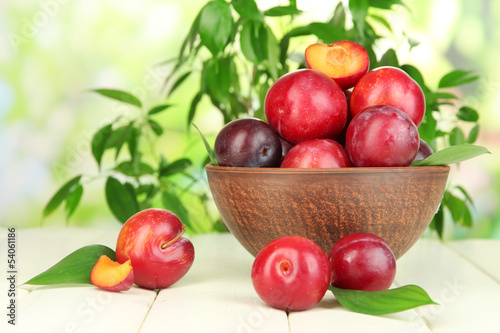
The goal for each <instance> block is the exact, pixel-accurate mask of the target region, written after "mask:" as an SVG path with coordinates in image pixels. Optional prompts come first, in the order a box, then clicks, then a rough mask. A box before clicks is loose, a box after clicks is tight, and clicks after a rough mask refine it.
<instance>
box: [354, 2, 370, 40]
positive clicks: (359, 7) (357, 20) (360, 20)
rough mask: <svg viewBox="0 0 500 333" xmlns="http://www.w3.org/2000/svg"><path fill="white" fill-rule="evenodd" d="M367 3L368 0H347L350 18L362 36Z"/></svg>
mask: <svg viewBox="0 0 500 333" xmlns="http://www.w3.org/2000/svg"><path fill="white" fill-rule="evenodd" d="M368 5H369V4H368V0H349V9H350V10H351V14H352V20H353V23H354V26H355V27H356V30H357V32H358V34H359V35H360V36H364V31H365V19H366V15H367V14H368Z"/></svg>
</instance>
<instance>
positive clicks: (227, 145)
mask: <svg viewBox="0 0 500 333" xmlns="http://www.w3.org/2000/svg"><path fill="white" fill-rule="evenodd" d="M214 152H215V158H216V160H217V163H218V164H219V165H220V166H231V167H276V166H279V165H280V163H281V159H282V156H281V155H282V146H281V141H280V137H279V135H278V133H277V132H276V131H275V130H274V129H273V128H272V127H271V126H270V125H269V124H267V123H266V122H264V121H262V120H260V119H257V118H250V117H248V118H240V119H236V120H233V121H231V122H229V123H227V124H226V125H225V126H224V127H223V128H222V130H221V131H220V132H219V134H218V135H217V137H216V139H215V145H214Z"/></svg>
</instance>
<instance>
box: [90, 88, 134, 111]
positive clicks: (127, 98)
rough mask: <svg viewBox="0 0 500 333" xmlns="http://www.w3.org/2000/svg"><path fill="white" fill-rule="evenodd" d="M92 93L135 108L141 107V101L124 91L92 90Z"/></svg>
mask: <svg viewBox="0 0 500 333" xmlns="http://www.w3.org/2000/svg"><path fill="white" fill-rule="evenodd" d="M93 91H94V92H96V93H98V94H101V95H103V96H106V97H108V98H111V99H114V100H117V101H120V102H123V103H128V104H130V105H133V106H137V107H139V108H140V107H142V103H141V101H140V100H139V99H138V98H137V97H135V96H134V95H132V94H130V93H128V92H126V91H122V90H115V89H94V90H93Z"/></svg>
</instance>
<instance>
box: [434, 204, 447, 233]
mask: <svg viewBox="0 0 500 333" xmlns="http://www.w3.org/2000/svg"><path fill="white" fill-rule="evenodd" d="M431 225H432V226H433V228H434V229H435V230H436V232H437V234H438V236H439V238H440V239H443V229H444V214H443V203H441V205H440V206H439V208H438V210H437V212H436V214H435V215H434V217H433V218H432V222H431Z"/></svg>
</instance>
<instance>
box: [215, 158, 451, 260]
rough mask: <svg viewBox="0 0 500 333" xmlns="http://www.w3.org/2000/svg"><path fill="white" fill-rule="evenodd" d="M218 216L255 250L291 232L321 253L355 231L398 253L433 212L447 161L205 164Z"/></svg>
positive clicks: (423, 227) (444, 179)
mask: <svg viewBox="0 0 500 333" xmlns="http://www.w3.org/2000/svg"><path fill="white" fill-rule="evenodd" d="M205 169H206V171H207V177H208V183H209V185H210V189H211V191H212V195H213V198H214V201H215V204H216V206H217V208H218V210H219V213H220V214H221V217H222V220H223V221H224V223H225V224H226V226H227V228H228V229H229V231H230V232H231V233H232V234H233V235H234V236H235V237H236V239H237V240H238V241H239V242H240V243H241V244H242V245H243V246H244V247H245V248H246V249H247V250H248V252H250V253H251V254H252V255H254V256H255V255H256V254H257V253H258V252H259V251H260V249H261V248H262V247H263V246H264V245H266V244H267V243H268V242H270V241H271V240H273V239H275V238H278V237H281V236H287V235H298V236H303V237H307V238H309V239H311V240H313V241H315V242H316V243H317V244H318V245H320V246H321V248H322V249H323V250H324V251H325V252H326V253H327V254H328V253H329V252H330V249H331V248H332V246H333V244H334V243H335V242H337V241H338V240H339V239H340V238H342V237H343V236H345V235H348V234H350V233H354V232H371V233H373V234H376V235H379V236H380V237H382V238H383V239H384V240H385V241H386V242H387V243H388V244H389V246H390V247H391V249H392V251H393V252H394V255H395V257H396V258H400V257H401V256H402V255H403V254H404V253H406V251H408V250H409V249H410V248H411V247H412V246H413V245H414V244H415V242H416V241H417V240H418V239H419V238H420V237H421V236H422V234H423V233H424V231H425V230H426V228H427V227H428V226H429V223H430V222H431V220H432V217H433V216H434V214H435V213H436V211H437V209H438V207H439V204H440V202H441V199H442V197H443V193H444V190H445V187H446V182H447V179H448V173H449V170H450V168H449V167H448V166H420V167H393V168H341V169H284V168H283V169H281V168H242V167H220V166H213V165H207V166H206V167H205Z"/></svg>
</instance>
